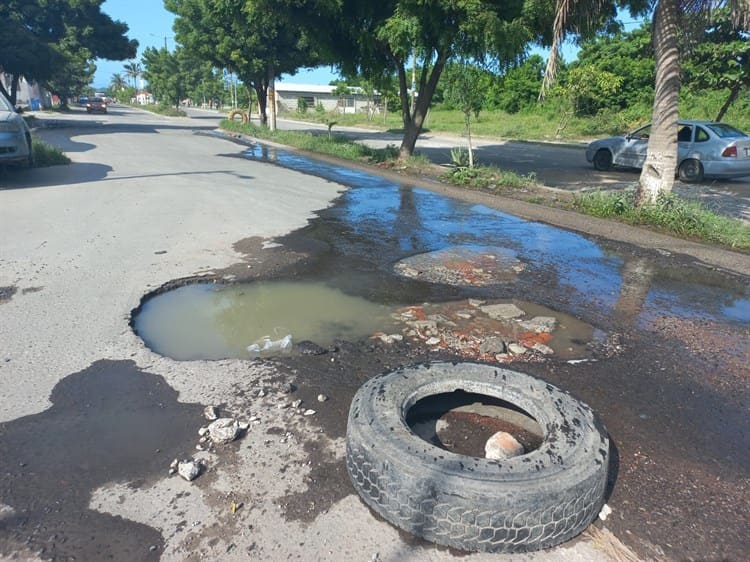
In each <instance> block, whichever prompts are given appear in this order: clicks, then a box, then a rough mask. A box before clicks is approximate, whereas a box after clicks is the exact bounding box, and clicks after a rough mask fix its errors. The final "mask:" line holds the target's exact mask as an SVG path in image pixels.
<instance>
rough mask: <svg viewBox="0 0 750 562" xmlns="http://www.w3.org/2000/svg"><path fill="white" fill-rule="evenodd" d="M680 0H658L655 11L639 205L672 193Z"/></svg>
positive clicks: (675, 152) (678, 64)
mask: <svg viewBox="0 0 750 562" xmlns="http://www.w3.org/2000/svg"><path fill="white" fill-rule="evenodd" d="M679 16H680V12H679V5H678V2H677V0H659V2H658V3H657V5H656V10H655V11H654V31H653V41H654V53H655V61H656V84H655V88H654V109H653V118H652V123H653V124H652V126H651V136H650V138H649V141H648V151H647V154H646V162H645V163H644V165H643V170H642V171H641V177H640V180H639V182H638V190H637V192H636V205H643V204H648V203H654V202H655V201H656V198H657V196H658V195H659V193H660V192H663V193H669V192H671V191H672V187H673V185H674V177H675V171H676V168H677V121H678V117H679V115H678V105H679V98H680V53H679V47H678V44H677V32H678V18H679Z"/></svg>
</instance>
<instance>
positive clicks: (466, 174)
mask: <svg viewBox="0 0 750 562" xmlns="http://www.w3.org/2000/svg"><path fill="white" fill-rule="evenodd" d="M440 179H441V180H443V181H445V182H447V183H452V184H453V185H461V186H465V187H470V188H472V189H480V190H482V191H490V192H494V193H498V192H500V191H502V190H504V189H509V188H510V189H525V188H529V187H537V186H538V183H537V181H536V175H535V174H528V175H523V174H517V173H516V172H512V171H510V170H502V169H500V168H497V167H495V166H474V167H473V168H468V167H456V168H454V169H453V170H451V171H450V172H447V173H445V174H442V175H441V176H440Z"/></svg>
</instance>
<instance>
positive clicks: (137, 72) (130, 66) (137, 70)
mask: <svg viewBox="0 0 750 562" xmlns="http://www.w3.org/2000/svg"><path fill="white" fill-rule="evenodd" d="M123 70H124V71H125V76H127V77H128V78H131V79H132V80H133V89H134V90H136V91H138V78H139V77H140V76H141V74H142V73H143V66H141V63H139V62H135V61H131V62H129V63H127V64H125V66H123Z"/></svg>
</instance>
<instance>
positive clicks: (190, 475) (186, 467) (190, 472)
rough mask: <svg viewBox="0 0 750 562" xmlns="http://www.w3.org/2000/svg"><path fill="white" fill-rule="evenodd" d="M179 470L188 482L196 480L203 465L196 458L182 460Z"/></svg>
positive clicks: (178, 466)
mask: <svg viewBox="0 0 750 562" xmlns="http://www.w3.org/2000/svg"><path fill="white" fill-rule="evenodd" d="M177 472H178V473H179V475H180V476H182V477H183V478H184V479H185V480H187V481H188V482H190V481H192V480H195V479H196V478H198V476H199V475H200V473H201V465H200V464H198V463H197V462H195V461H194V460H187V461H180V462H179V464H178V465H177Z"/></svg>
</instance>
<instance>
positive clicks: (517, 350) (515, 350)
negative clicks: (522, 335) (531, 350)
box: [508, 342, 526, 355]
mask: <svg viewBox="0 0 750 562" xmlns="http://www.w3.org/2000/svg"><path fill="white" fill-rule="evenodd" d="M508 351H509V352H510V353H512V354H513V355H523V354H524V353H526V348H525V347H524V346H522V345H521V344H520V343H515V342H513V343H509V344H508Z"/></svg>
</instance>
